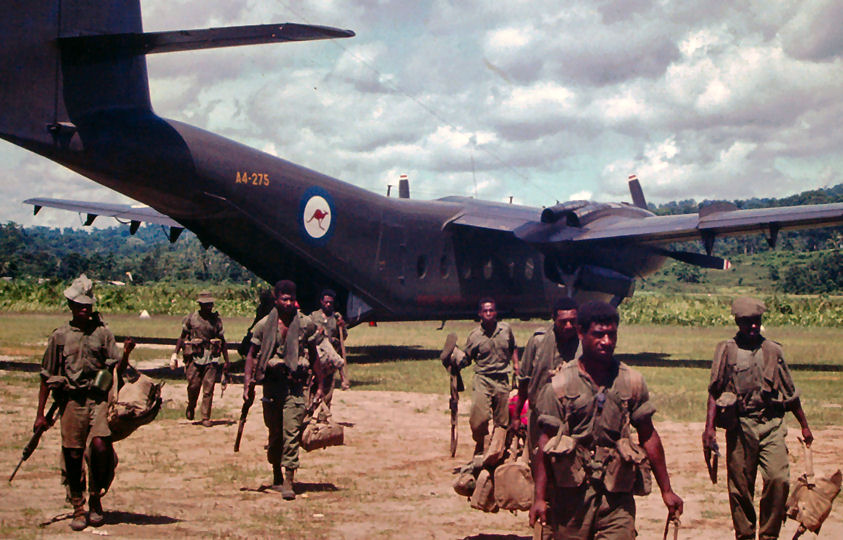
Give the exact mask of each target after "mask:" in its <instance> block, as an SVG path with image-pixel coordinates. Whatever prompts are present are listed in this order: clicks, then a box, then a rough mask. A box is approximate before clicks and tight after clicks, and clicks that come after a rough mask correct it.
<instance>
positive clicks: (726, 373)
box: [708, 339, 799, 540]
mask: <svg viewBox="0 0 843 540" xmlns="http://www.w3.org/2000/svg"><path fill="white" fill-rule="evenodd" d="M739 341H740V339H738V341H737V342H736V340H735V339H730V340H727V341H723V342H721V343H719V344H718V345H717V349H716V351H715V353H714V361H713V362H712V365H711V381H710V384H709V387H708V391H709V393H710V394H711V396H712V397H713V398H714V399H715V400H717V399H718V398H720V396H721V395H722V394H723V393H724V392H731V393H732V394H734V395H736V396H737V402H736V404H735V406H736V411H735V412H736V413H737V422H736V424H735V425H733V426H731V427H729V428H727V430H726V470H727V473H728V487H729V506H730V507H731V511H732V523H733V525H734V527H735V538H737V539H739V540H742V539H750V538H751V539H754V538H755V527H756V515H755V509H754V507H753V496H754V492H755V478H756V473H757V470H758V467H759V466H760V467H761V477H762V478H763V480H764V487H763V491H762V494H761V503H760V516H759V517H760V520H759V521H758V538H759V539H772V538H778V536H779V530H780V529H781V525H782V523H783V522H784V519H785V503H786V501H787V495H788V490H789V465H788V460H787V447H786V446H785V435H786V434H787V428H786V426H785V423H784V413H785V410H786V409H787V408H788V406H789V405H790V404H792V403H793V402H795V401H796V400H797V399H798V398H799V392H798V391H797V390H796V387H795V385H794V383H793V378H792V377H791V375H790V370H789V369H788V367H787V364H786V363H785V360H784V354H783V351H782V348H781V346H780V345H779V344H778V343H775V342H773V341H770V340H768V339H763V341H761V344H760V346H759V347H758V348H756V349H753V350H749V349H745V348H741V347H739V346H738V342H739Z"/></svg>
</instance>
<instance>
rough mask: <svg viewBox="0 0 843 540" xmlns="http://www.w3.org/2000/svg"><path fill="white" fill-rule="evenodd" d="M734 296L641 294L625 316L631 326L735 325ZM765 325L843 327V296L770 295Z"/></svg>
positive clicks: (623, 308)
mask: <svg viewBox="0 0 843 540" xmlns="http://www.w3.org/2000/svg"><path fill="white" fill-rule="evenodd" d="M732 298H733V297H732V296H726V295H692V294H676V295H661V294H646V293H644V294H637V295H635V296H633V297H632V298H628V299H626V300H624V302H623V303H622V304H621V306H620V312H621V317H622V320H623V322H624V323H628V324H658V325H679V326H706V327H712V326H726V325H731V324H733V323H734V319H733V317H732V315H731V302H732ZM762 299H763V300H764V302H765V303H766V304H767V313H765V314H764V324H767V325H771V326H822V327H840V326H843V297H839V296H795V295H768V296H765V297H762Z"/></svg>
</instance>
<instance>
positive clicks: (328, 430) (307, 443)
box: [301, 403, 345, 452]
mask: <svg viewBox="0 0 843 540" xmlns="http://www.w3.org/2000/svg"><path fill="white" fill-rule="evenodd" d="M344 440H345V435H344V433H343V427H342V426H341V425H339V424H337V423H336V422H333V421H331V419H330V412H329V411H328V408H327V406H326V405H325V403H320V404H319V410H318V411H317V412H316V413H315V414H314V415H313V416H312V417H311V418H310V419H309V420H307V423H306V425H305V427H304V431H303V432H302V435H301V447H302V448H303V449H304V450H305V451H306V452H310V451H311V450H318V449H320V448H327V447H329V446H342V445H343V442H344Z"/></svg>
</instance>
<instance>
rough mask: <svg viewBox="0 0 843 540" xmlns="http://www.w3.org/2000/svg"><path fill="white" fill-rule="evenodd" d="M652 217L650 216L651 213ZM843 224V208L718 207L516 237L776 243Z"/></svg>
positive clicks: (608, 219) (525, 228) (551, 226)
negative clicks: (760, 236)
mask: <svg viewBox="0 0 843 540" xmlns="http://www.w3.org/2000/svg"><path fill="white" fill-rule="evenodd" d="M647 214H649V212H648V213H647ZM835 225H843V203H834V204H815V205H804V206H783V207H775V208H758V209H752V210H737V209H735V208H734V206H732V205H714V206H713V207H712V208H711V209H708V208H705V207H704V208H703V209H701V210H700V212H699V213H698V214H682V215H673V216H654V215H652V214H650V215H643V214H639V215H622V214H619V213H613V212H603V213H602V215H600V216H596V217H595V219H594V220H593V221H588V222H586V223H582V224H581V225H579V226H575V225H571V224H570V223H566V222H565V221H564V220H560V221H557V222H554V223H537V222H532V223H525V224H524V225H522V226H521V227H518V228H517V229H515V230H514V231H513V232H514V234H515V235H516V236H517V237H519V238H521V239H522V240H524V241H526V242H529V243H532V244H539V245H541V244H554V243H557V242H592V241H600V240H631V241H635V242H638V243H644V244H667V243H671V242H682V241H689V240H699V239H701V238H702V239H705V238H706V237H708V238H713V237H715V236H735V235H742V234H751V233H753V232H763V233H766V234H768V236H769V238H771V239H772V240H773V241H775V237H776V235H777V234H778V232H779V231H784V230H795V229H808V228H818V227H830V226H835Z"/></svg>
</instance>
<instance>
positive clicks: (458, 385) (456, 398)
mask: <svg viewBox="0 0 843 540" xmlns="http://www.w3.org/2000/svg"><path fill="white" fill-rule="evenodd" d="M448 371H449V372H450V374H451V399H450V400H448V407H449V408H450V409H451V457H454V456H455V455H456V454H457V442H458V440H459V435H458V434H457V414H458V413H459V409H460V392H462V391H463V390H465V385H464V384H463V382H462V375H461V374H460V370H459V368H457V366H456V365H455V364H451V367H450V368H449V369H448Z"/></svg>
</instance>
